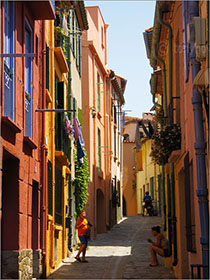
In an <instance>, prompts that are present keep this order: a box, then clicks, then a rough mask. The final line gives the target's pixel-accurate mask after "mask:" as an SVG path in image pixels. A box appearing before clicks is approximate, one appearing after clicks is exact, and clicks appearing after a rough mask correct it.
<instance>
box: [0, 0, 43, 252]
mask: <svg viewBox="0 0 210 280" xmlns="http://www.w3.org/2000/svg"><path fill="white" fill-rule="evenodd" d="M15 13H16V14H15V52H17V53H22V52H24V41H23V38H24V29H23V26H24V21H25V18H27V20H28V21H29V23H30V25H31V27H32V30H33V32H34V36H33V44H34V46H33V51H34V52H35V51H36V49H35V44H36V36H37V38H38V50H37V55H38V59H37V60H36V59H33V80H32V82H33V85H34V89H33V116H32V118H33V136H32V138H33V139H32V141H33V142H34V143H35V144H36V145H37V149H35V150H32V149H31V148H30V147H29V146H28V145H27V144H26V143H25V142H24V141H23V137H24V126H25V119H24V113H25V108H24V106H25V105H24V104H25V92H24V89H23V86H22V85H21V82H20V81H19V80H21V81H22V82H23V83H24V59H23V58H16V59H15V69H16V75H14V79H15V83H14V84H15V117H14V126H17V127H19V129H20V132H19V133H14V132H12V129H11V128H10V127H9V126H8V125H7V124H2V131H1V164H2V166H3V169H4V167H5V170H3V172H2V173H3V174H4V171H5V172H6V173H5V175H6V174H9V176H11V177H7V176H4V175H2V173H1V176H2V179H3V190H2V193H3V199H5V200H4V201H3V214H2V218H3V225H2V233H3V234H2V241H3V243H2V249H3V250H14V249H19V250H21V249H29V248H33V247H36V249H38V248H40V211H39V209H40V184H39V183H40V178H41V172H40V171H41V154H40V150H41V125H40V124H41V114H40V113H36V112H35V109H36V108H39V107H40V108H41V97H42V94H40V92H41V86H42V78H41V74H42V71H41V60H40V57H42V47H41V44H42V37H41V36H42V33H41V21H33V16H32V14H31V11H30V10H28V8H27V5H24V4H23V3H22V2H18V1H17V2H15ZM2 28H3V26H2ZM1 34H3V32H1ZM2 65H3V63H2ZM1 89H2V90H1V100H2V105H3V106H2V108H1V114H2V116H4V92H3V89H4V81H3V79H2V80H1ZM7 165H8V166H9V167H7ZM10 166H11V168H10ZM12 167H13V168H14V169H12ZM13 171H14V172H13ZM14 174H16V175H14ZM33 181H36V182H37V184H38V188H37V189H36V195H35V194H34V195H33V196H32V192H33V188H34V189H35V188H36V187H35V185H33ZM5 188H6V189H7V190H5ZM8 193H9V194H10V195H8ZM35 196H36V197H38V200H37V199H35ZM35 200H36V201H35ZM1 204H2V201H1ZM35 209H37V211H35ZM32 211H33V212H32ZM34 211H35V212H37V213H36V214H35V212H34ZM34 215H36V217H35V216H34ZM6 216H7V219H8V220H9V221H10V223H9V224H8V223H7V221H5V217H6ZM35 220H36V228H35V227H34V221H35ZM10 235H11V238H8V236H10Z"/></svg>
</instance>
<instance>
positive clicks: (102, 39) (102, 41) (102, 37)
mask: <svg viewBox="0 0 210 280" xmlns="http://www.w3.org/2000/svg"><path fill="white" fill-rule="evenodd" d="M101 45H102V47H103V48H104V29H103V27H101Z"/></svg>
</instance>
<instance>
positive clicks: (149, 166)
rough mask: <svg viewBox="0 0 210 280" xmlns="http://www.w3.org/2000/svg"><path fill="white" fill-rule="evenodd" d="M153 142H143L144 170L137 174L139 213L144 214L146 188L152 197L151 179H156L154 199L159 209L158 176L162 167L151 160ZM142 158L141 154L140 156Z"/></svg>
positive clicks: (142, 162)
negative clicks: (143, 204)
mask: <svg viewBox="0 0 210 280" xmlns="http://www.w3.org/2000/svg"><path fill="white" fill-rule="evenodd" d="M151 143H152V141H151V140H146V141H145V142H143V144H142V147H141V150H140V152H141V155H142V159H141V160H140V159H139V162H140V161H141V165H142V170H141V171H137V173H136V184H137V189H136V190H137V213H138V214H143V213H142V201H143V198H144V188H143V186H145V192H146V191H149V193H150V195H151V186H150V178H151V177H154V179H153V185H154V196H153V197H152V198H153V199H154V201H153V202H154V205H155V204H156V205H157V207H158V203H159V200H158V175H159V174H160V167H159V166H158V165H155V164H154V163H153V161H152V160H151V157H150V153H151ZM138 157H140V153H139V155H138Z"/></svg>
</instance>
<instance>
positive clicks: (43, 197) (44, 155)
mask: <svg viewBox="0 0 210 280" xmlns="http://www.w3.org/2000/svg"><path fill="white" fill-rule="evenodd" d="M45 54H46V52H45V21H44V20H43V21H42V108H46V97H45V87H46V81H45V77H46V65H45V64H46V63H45ZM41 155H42V178H41V184H42V189H41V190H42V195H41V229H40V230H41V240H40V241H41V249H42V267H43V277H46V245H47V244H46V232H47V213H46V211H47V196H46V188H47V183H46V180H47V174H46V173H47V147H46V143H45V113H42V146H41Z"/></svg>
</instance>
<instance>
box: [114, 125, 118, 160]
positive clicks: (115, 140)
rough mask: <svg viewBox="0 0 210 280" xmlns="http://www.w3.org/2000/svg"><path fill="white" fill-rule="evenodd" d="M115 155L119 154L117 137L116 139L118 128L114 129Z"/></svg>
mask: <svg viewBox="0 0 210 280" xmlns="http://www.w3.org/2000/svg"><path fill="white" fill-rule="evenodd" d="M114 156H115V157H116V156H117V139H116V129H114Z"/></svg>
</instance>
